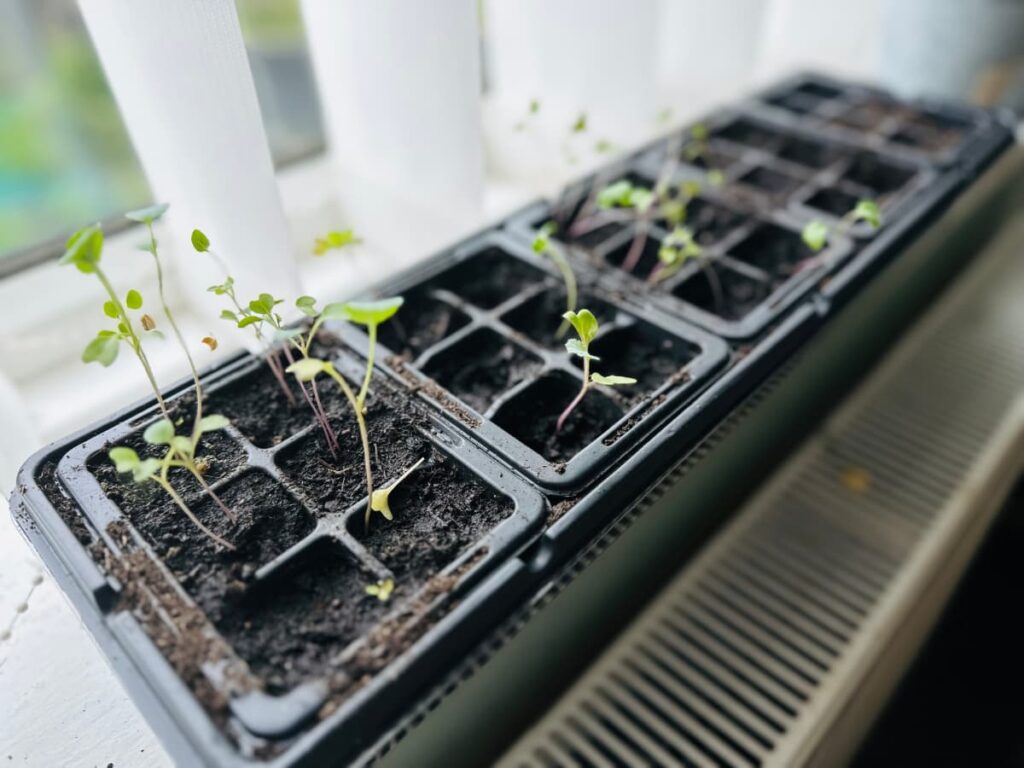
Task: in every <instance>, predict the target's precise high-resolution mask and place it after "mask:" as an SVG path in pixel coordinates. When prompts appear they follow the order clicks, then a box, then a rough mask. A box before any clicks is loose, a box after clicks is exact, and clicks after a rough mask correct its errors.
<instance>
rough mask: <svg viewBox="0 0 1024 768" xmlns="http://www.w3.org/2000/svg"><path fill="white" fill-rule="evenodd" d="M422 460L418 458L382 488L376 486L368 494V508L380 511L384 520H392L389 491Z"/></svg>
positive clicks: (417, 466) (414, 469)
mask: <svg viewBox="0 0 1024 768" xmlns="http://www.w3.org/2000/svg"><path fill="white" fill-rule="evenodd" d="M423 462H424V459H423V458H420V459H419V460H417V462H416V463H415V464H413V465H412V466H411V467H409V468H408V469H407V470H405V472H403V473H402V474H401V475H399V477H398V478H397V479H396V480H395V481H394V482H393V483H391V484H390V485H386V486H385V487H383V488H378V489H377V490H375V491H374V492H373V493H372V494H370V508H371V509H372V510H373V511H374V512H380V513H381V514H382V515H383V516H384V519H385V520H389V521H390V520H393V519H394V515H393V514H392V513H391V492H392V491H393V490H395V488H397V487H398V485H399V484H400V483H401V482H402V481H403V480H405V478H407V477H408V476H409V475H411V474H412V473H413V472H415V471H416V470H417V469H418V468H419V466H420V464H422V463H423Z"/></svg>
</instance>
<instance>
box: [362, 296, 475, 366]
mask: <svg viewBox="0 0 1024 768" xmlns="http://www.w3.org/2000/svg"><path fill="white" fill-rule="evenodd" d="M404 298H405V303H404V304H402V309H401V311H400V312H399V313H398V314H397V315H395V317H393V318H391V320H389V321H388V322H386V323H384V324H383V325H382V326H381V327H380V330H379V339H380V342H381V343H382V344H384V345H385V346H386V347H387V348H388V349H390V350H391V351H392V352H394V353H395V354H397V355H399V356H400V357H402V358H404V359H405V360H414V359H415V358H416V357H418V356H419V355H420V354H421V353H422V352H424V351H425V350H426V349H428V348H429V347H432V346H434V344H436V343H437V342H439V341H441V340H442V339H444V338H446V337H448V336H450V335H451V334H453V333H455V331H457V330H459V328H462V327H463V326H464V325H466V324H467V323H468V322H469V317H468V316H467V315H466V314H465V313H464V312H461V311H460V310H458V309H456V308H455V307H453V306H451V305H450V304H446V303H445V302H443V301H441V300H440V299H437V298H434V297H433V296H430V295H429V294H428V293H427V292H426V291H412V292H409V293H407V294H405V297H404Z"/></svg>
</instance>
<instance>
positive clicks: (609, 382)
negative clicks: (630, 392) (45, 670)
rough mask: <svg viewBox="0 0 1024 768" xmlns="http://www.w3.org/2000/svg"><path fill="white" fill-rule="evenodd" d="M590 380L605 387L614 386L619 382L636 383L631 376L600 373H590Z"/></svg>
mask: <svg viewBox="0 0 1024 768" xmlns="http://www.w3.org/2000/svg"><path fill="white" fill-rule="evenodd" d="M590 380H591V381H592V382H594V383H595V384H603V385H604V386H606V387H614V386H617V385H619V384H636V379H634V378H633V377H632V376H602V375H601V374H600V373H592V374H590Z"/></svg>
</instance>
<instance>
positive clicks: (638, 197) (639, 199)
mask: <svg viewBox="0 0 1024 768" xmlns="http://www.w3.org/2000/svg"><path fill="white" fill-rule="evenodd" d="M653 202H654V193H653V192H651V190H649V189H647V188H646V187H633V189H631V190H630V192H629V196H628V198H627V201H626V204H627V205H628V206H631V207H633V208H636V210H638V211H640V212H643V211H646V210H647V209H648V208H650V207H651V203H653Z"/></svg>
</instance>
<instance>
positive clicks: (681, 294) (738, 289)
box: [672, 262, 769, 320]
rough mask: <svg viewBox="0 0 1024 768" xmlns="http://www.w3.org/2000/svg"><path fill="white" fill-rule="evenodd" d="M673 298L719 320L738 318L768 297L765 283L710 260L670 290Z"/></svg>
mask: <svg viewBox="0 0 1024 768" xmlns="http://www.w3.org/2000/svg"><path fill="white" fill-rule="evenodd" d="M672 293H673V295H675V296H676V298H678V299H681V300H682V301H685V302H686V303H688V304H692V305H693V306H695V307H698V308H700V309H702V310H704V311H705V312H707V313H709V314H712V315H715V316H716V317H720V318H722V319H723V320H740V319H741V318H743V317H745V316H746V315H747V314H748V313H749V312H750V311H751V310H752V309H754V308H755V307H756V306H757V305H758V304H760V303H761V302H762V301H764V300H765V299H766V298H768V294H769V287H768V284H767V283H764V282H762V281H761V280H757V279H755V278H753V277H749V276H748V275H745V274H743V273H742V272H739V271H737V270H735V269H732V268H731V267H727V266H725V265H724V264H719V263H716V262H711V264H710V265H708V266H707V267H706V268H704V269H698V270H695V271H694V272H693V274H692V275H690V276H689V277H688V278H687V279H686V280H684V281H683V282H682V283H680V284H679V285H677V286H676V287H675V289H674V290H673V291H672Z"/></svg>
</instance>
